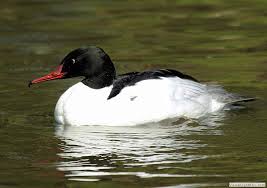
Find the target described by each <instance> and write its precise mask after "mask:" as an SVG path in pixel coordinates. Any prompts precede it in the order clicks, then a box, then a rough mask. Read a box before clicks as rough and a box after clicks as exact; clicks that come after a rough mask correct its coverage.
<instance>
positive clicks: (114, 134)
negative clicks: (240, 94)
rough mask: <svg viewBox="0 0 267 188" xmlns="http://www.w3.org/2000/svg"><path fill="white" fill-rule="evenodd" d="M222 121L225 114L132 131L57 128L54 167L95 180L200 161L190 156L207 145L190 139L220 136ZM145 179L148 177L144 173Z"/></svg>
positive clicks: (113, 128) (129, 128)
mask: <svg viewBox="0 0 267 188" xmlns="http://www.w3.org/2000/svg"><path fill="white" fill-rule="evenodd" d="M223 117H224V114H216V115H213V116H210V117H206V118H203V119H202V120H198V121H197V122H196V121H193V120H184V119H183V120H179V121H174V120H166V121H162V122H160V123H153V124H147V125H142V126H133V127H108V126H80V127H68V126H65V127H64V126H58V127H57V129H56V136H57V137H58V138H59V139H60V140H62V144H61V152H60V153H59V154H58V155H60V156H61V158H62V162H60V163H59V164H57V168H58V170H60V171H64V172H66V174H67V176H69V177H70V178H73V177H85V176H86V177H94V178H95V177H99V176H102V175H103V176H106V175H123V174H124V175H125V173H126V175H127V174H129V172H123V169H127V168H134V167H137V166H138V167H139V172H131V173H134V174H131V173H130V174H129V175H137V176H142V174H143V175H144V172H140V167H142V168H145V167H146V166H148V165H154V166H155V165H156V166H158V167H159V168H160V165H161V166H162V165H163V164H164V165H165V166H166V165H168V164H171V163H172V164H173V163H185V162H191V161H193V160H198V159H203V158H206V157H207V156H206V155H200V154H198V153H197V152H189V151H193V150H194V151H196V149H197V148H200V147H204V146H205V145H206V143H203V142H202V141H200V140H197V139H196V140H194V139H192V138H193V137H192V135H194V134H197V135H199V134H204V135H206V134H221V132H220V130H219V129H218V126H219V125H220V123H219V122H220V121H221V120H222V118H223ZM189 136H190V139H189V138H188V137H189ZM114 168H116V169H114ZM159 168H158V169H159ZM110 169H112V170H110ZM111 171H112V172H111ZM121 173H123V174H121ZM150 175H153V176H154V175H155V174H150ZM166 175H168V174H165V175H164V176H166ZM169 175H170V174H169ZM145 176H149V174H147V173H145ZM171 176H173V175H171ZM77 180H81V179H79V178H78V179H77ZM89 180H93V179H89ZM95 180H97V179H95Z"/></svg>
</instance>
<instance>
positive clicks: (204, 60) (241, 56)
mask: <svg viewBox="0 0 267 188" xmlns="http://www.w3.org/2000/svg"><path fill="white" fill-rule="evenodd" d="M0 24H1V25H0V57H1V59H0V80H1V84H0V105H1V109H0V187H1V188H2V187H3V188H12V187H27V188H28V187H96V186H97V187H168V186H173V187H179V188H185V187H186V188H188V187H228V185H227V184H228V182H233V181H246V182H247V181H249V182H253V181H266V180H267V149H266V144H267V118H266V115H267V109H266V105H267V99H266V97H267V93H266V91H267V90H266V89H267V85H266V84H267V82H266V81H267V34H266V33H267V1H264V0H254V1H250V0H235V1H226V0H225V1H223V0H220V1H219V0H216V1H213V0H200V1H194V0H180V1H178V0H177V1H168V0H154V1H148V0H147V1H132V0H129V1H119V0H118V1H109V0H103V1H96V0H92V1H86V0H77V1H62V0H57V1H52V0H37V1H33V0H32V1H30V0H27V1H26V0H25V1H21V0H10V1H1V3H0ZM86 45H97V46H100V47H102V48H104V49H105V51H106V52H108V54H109V55H110V56H111V57H112V60H113V61H114V62H115V64H116V68H117V70H118V72H119V73H124V72H129V71H140V70H145V69H151V68H173V69H177V70H180V71H182V72H186V73H188V74H190V75H193V76H194V77H196V78H198V79H199V80H201V81H203V82H211V81H215V82H216V83H218V84H220V85H224V86H225V88H226V89H227V90H229V91H232V92H236V93H240V94H242V95H248V96H253V97H257V98H258V99H259V100H257V101H255V102H252V103H250V104H247V108H244V109H240V110H233V111H227V112H225V113H221V114H218V115H216V116H213V117H209V118H207V119H203V120H200V121H199V122H193V121H189V120H186V121H183V120H180V121H177V122H176V123H170V122H169V121H164V122H161V123H158V124H153V125H146V126H137V127H102V126H100V127H91V126H89V127H79V128H69V129H67V130H61V129H58V130H55V128H54V123H53V110H54V106H55V103H56V101H57V99H58V97H59V96H60V94H61V93H63V92H64V91H65V90H66V89H67V88H68V87H69V86H71V85H72V84H74V83H76V82H78V81H79V79H78V80H77V79H72V80H64V81H54V82H49V83H46V84H41V85H38V86H35V87H33V88H31V89H29V88H27V83H28V81H29V80H31V79H33V78H35V77H38V76H41V75H43V74H45V73H48V72H49V71H50V70H52V69H53V68H54V67H55V66H56V65H57V64H58V63H59V62H60V60H61V59H62V58H63V56H65V54H66V53H68V52H69V51H70V50H72V49H74V48H77V47H80V46H86Z"/></svg>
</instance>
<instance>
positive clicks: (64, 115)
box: [55, 77, 225, 126]
mask: <svg viewBox="0 0 267 188" xmlns="http://www.w3.org/2000/svg"><path fill="white" fill-rule="evenodd" d="M111 89H112V86H109V87H105V88H102V89H92V88H89V87H88V86H86V85H84V84H83V83H81V82H79V83H77V84H75V85H74V86H72V87H71V88H69V89H68V90H67V91H66V92H65V93H64V94H63V95H62V96H61V97H60V99H59V100H58V102H57V105H56V108H55V119H56V122H57V123H59V124H65V125H74V126H75V125H76V126H78V125H109V126H131V125H137V124H144V123H149V122H157V121H160V120H163V119H167V118H174V117H188V118H198V117H201V116H203V115H206V114H208V113H212V112H215V111H218V110H220V109H222V108H223V107H224V105H225V103H223V102H219V101H218V99H216V97H214V95H213V94H212V93H211V92H210V90H209V86H207V85H205V84H200V83H197V82H194V81H190V80H186V79H181V78H178V77H171V78H161V79H148V80H143V81H140V82H138V83H136V84H135V85H133V86H128V87H125V88H123V89H122V90H121V92H120V93H119V94H118V95H117V96H115V97H113V98H111V99H109V100H107V98H108V96H109V94H110V91H111ZM217 98H218V97H217Z"/></svg>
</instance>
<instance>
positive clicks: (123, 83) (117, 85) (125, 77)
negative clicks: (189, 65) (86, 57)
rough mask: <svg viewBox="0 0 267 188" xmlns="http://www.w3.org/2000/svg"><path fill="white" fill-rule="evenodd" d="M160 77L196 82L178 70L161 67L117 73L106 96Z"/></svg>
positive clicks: (109, 97) (110, 96)
mask: <svg viewBox="0 0 267 188" xmlns="http://www.w3.org/2000/svg"><path fill="white" fill-rule="evenodd" d="M162 77H179V78H182V79H188V80H191V81H194V82H198V81H197V80H196V79H195V78H193V77H191V76H189V75H186V74H183V73H181V72H179V71H176V70H172V69H161V70H155V71H144V72H131V73H126V74H122V75H119V76H118V77H117V79H116V80H115V81H114V83H113V88H112V90H111V92H110V94H109V96H108V99H111V98H113V97H115V96H116V95H118V94H119V93H120V92H121V90H122V89H123V88H124V87H127V86H133V85H135V84H136V83H137V82H140V81H142V80H148V79H160V78H162Z"/></svg>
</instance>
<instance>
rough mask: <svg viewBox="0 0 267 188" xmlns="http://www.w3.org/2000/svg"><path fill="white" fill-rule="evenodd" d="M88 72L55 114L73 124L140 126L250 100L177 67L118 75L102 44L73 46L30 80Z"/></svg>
mask: <svg viewBox="0 0 267 188" xmlns="http://www.w3.org/2000/svg"><path fill="white" fill-rule="evenodd" d="M73 77H83V79H82V80H81V81H80V82H78V83H77V84H75V85H73V86H71V87H70V88H69V89H67V90H66V91H65V92H64V93H63V94H62V95H61V96H60V98H59V100H58V102H57V104H56V107H55V111H54V118H55V121H56V123H57V124H60V125H69V126H81V125H104V126H134V125H141V124H146V123H153V122H159V121H162V120H165V119H169V118H190V119H196V118H200V117H203V116H205V115H207V114H212V113H215V112H218V111H220V110H222V109H224V107H225V106H226V105H228V104H233V103H237V102H246V101H250V100H253V98H246V97H241V96H239V95H236V94H232V93H229V92H227V91H225V90H224V89H223V88H222V87H218V86H215V85H209V84H205V83H200V82H199V81H198V80H197V79H195V78H193V77H192V76H190V75H187V74H184V73H182V72H179V71H177V70H174V69H157V70H146V71H143V72H129V73H125V74H119V75H117V74H116V69H115V66H114V64H113V62H112V60H111V58H110V57H109V55H108V54H107V53H106V52H105V51H104V50H103V49H102V48H100V47H96V46H88V47H81V48H77V49H74V50H72V51H71V52H70V53H68V54H67V55H66V56H65V57H64V58H63V60H62V61H61V63H60V64H59V66H58V67H57V68H56V69H55V70H54V71H52V72H51V73H49V74H47V75H45V76H42V77H40V78H37V79H34V80H32V81H30V82H29V87H30V86H31V85H33V84H37V83H42V82H46V81H51V80H58V79H68V78H73Z"/></svg>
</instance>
